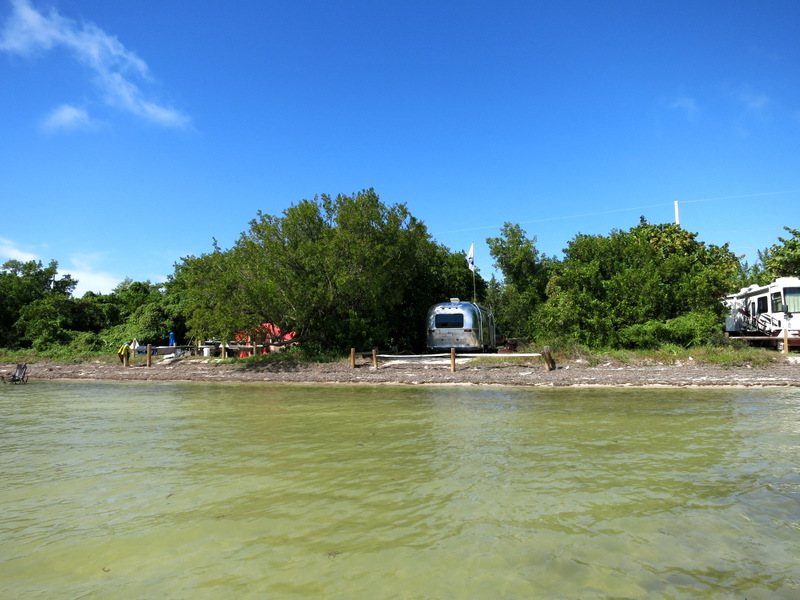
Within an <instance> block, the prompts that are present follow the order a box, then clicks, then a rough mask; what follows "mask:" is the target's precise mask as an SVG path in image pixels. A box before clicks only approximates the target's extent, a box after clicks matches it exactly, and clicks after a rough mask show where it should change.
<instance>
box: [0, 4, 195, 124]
mask: <svg viewBox="0 0 800 600" xmlns="http://www.w3.org/2000/svg"><path fill="white" fill-rule="evenodd" d="M11 4H12V6H13V13H12V15H11V17H10V18H9V19H8V20H7V21H6V23H5V26H4V28H3V31H2V33H0V50H4V51H5V52H8V53H11V54H19V55H23V56H30V55H33V54H36V53H42V52H45V51H48V50H52V49H55V48H59V47H62V48H65V49H67V50H68V51H70V52H71V53H72V54H73V56H74V57H75V59H76V60H77V61H78V62H80V63H81V64H83V65H85V66H86V67H88V68H89V69H90V70H91V71H92V73H93V81H94V83H95V84H96V85H97V87H98V88H99V90H100V93H101V95H102V97H103V99H104V101H105V102H106V103H107V104H109V105H111V106H114V107H116V108H119V109H121V110H125V111H127V112H130V113H132V114H134V115H136V116H138V117H141V118H143V119H146V120H148V121H151V122H153V123H156V124H159V125H163V126H165V127H186V126H187V125H188V124H189V118H188V117H187V116H186V115H184V114H182V113H181V112H179V111H177V110H175V109H173V108H170V107H167V106H163V105H160V104H158V103H156V102H154V101H152V100H151V99H148V98H147V97H145V94H144V93H143V92H142V90H141V89H140V87H139V85H137V83H135V81H134V80H142V81H149V80H150V74H149V70H148V68H147V64H146V63H145V62H144V61H143V60H142V59H140V58H139V57H138V56H136V54H135V53H134V52H131V51H129V50H127V49H126V48H125V46H124V45H123V44H122V43H120V41H119V40H118V39H117V38H116V37H115V36H113V35H109V34H107V33H105V32H104V31H103V30H102V29H100V28H99V27H97V26H96V25H94V24H92V23H82V24H78V23H76V22H75V21H73V20H71V19H67V18H65V17H62V16H61V15H60V14H58V12H57V11H56V10H55V9H50V10H49V11H48V12H47V13H46V14H45V13H42V12H39V11H37V10H36V8H34V7H33V5H32V4H31V3H30V0H11ZM86 117H87V118H88V114H87V115H86Z"/></svg>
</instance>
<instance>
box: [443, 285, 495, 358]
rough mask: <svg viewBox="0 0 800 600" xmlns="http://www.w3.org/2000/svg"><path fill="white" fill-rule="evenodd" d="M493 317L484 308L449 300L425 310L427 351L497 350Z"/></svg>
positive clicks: (455, 299) (478, 305)
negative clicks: (426, 311) (426, 312)
mask: <svg viewBox="0 0 800 600" xmlns="http://www.w3.org/2000/svg"><path fill="white" fill-rule="evenodd" d="M495 332H496V329H495V324H494V315H493V314H492V311H490V310H489V309H488V308H486V307H485V306H481V305H480V304H473V303H472V302H462V301H461V300H459V299H458V298H450V302H442V303H441V304H434V305H433V306H432V307H431V308H430V310H429V311H428V351H429V352H444V351H449V350H450V348H455V349H456V351H457V352H488V351H492V350H496V349H497V337H496V333H495Z"/></svg>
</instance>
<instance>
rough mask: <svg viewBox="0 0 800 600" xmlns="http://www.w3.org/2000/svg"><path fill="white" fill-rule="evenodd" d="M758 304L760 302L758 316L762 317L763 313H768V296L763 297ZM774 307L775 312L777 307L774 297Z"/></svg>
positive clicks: (758, 300) (757, 310) (757, 309)
mask: <svg viewBox="0 0 800 600" xmlns="http://www.w3.org/2000/svg"><path fill="white" fill-rule="evenodd" d="M778 296H780V294H778ZM756 302H758V307H757V308H756V314H757V315H760V314H761V313H765V312H767V297H766V296H761V298H758V299H757V300H756ZM772 306H773V309H772V310H773V311H774V310H775V308H774V306H775V298H774V297H773V299H772ZM779 310H780V309H779Z"/></svg>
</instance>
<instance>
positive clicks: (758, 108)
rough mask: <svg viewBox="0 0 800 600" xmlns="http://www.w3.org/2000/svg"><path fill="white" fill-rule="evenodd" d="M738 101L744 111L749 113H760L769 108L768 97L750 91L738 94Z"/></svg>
mask: <svg viewBox="0 0 800 600" xmlns="http://www.w3.org/2000/svg"><path fill="white" fill-rule="evenodd" d="M738 100H739V102H741V104H742V106H744V108H745V110H747V111H748V112H751V113H761V112H763V111H764V110H766V109H767V107H768V106H769V96H767V95H766V94H762V93H760V92H753V91H752V90H745V91H743V92H740V93H739V95H738Z"/></svg>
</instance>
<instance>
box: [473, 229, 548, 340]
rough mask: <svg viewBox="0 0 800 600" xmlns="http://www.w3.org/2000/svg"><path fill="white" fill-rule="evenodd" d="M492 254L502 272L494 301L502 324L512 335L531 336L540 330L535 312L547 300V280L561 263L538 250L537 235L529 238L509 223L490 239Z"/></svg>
mask: <svg viewBox="0 0 800 600" xmlns="http://www.w3.org/2000/svg"><path fill="white" fill-rule="evenodd" d="M486 243H487V244H488V245H489V253H490V254H491V256H492V258H494V259H495V266H496V267H497V268H499V269H500V271H501V272H502V274H503V281H502V282H499V281H496V280H493V282H492V297H493V301H492V304H493V306H494V307H495V315H496V317H497V322H498V324H499V325H500V327H501V328H502V329H503V331H504V332H506V334H507V335H509V336H512V337H528V336H531V335H533V334H534V332H535V331H536V329H537V326H536V324H535V318H536V317H535V313H536V310H537V307H538V306H539V305H541V304H542V303H543V302H544V301H545V299H546V297H547V296H546V288H547V282H548V281H549V279H550V277H551V275H552V274H553V273H554V272H555V269H556V268H557V266H558V263H557V261H556V260H555V259H550V258H547V257H546V256H544V255H543V254H541V253H540V252H539V251H538V250H537V249H536V237H533V238H528V237H527V235H526V233H525V231H524V230H523V229H522V228H521V227H520V226H519V225H516V224H513V223H506V224H505V225H504V226H503V228H502V230H501V232H500V236H499V237H496V238H488V239H487V240H486Z"/></svg>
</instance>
